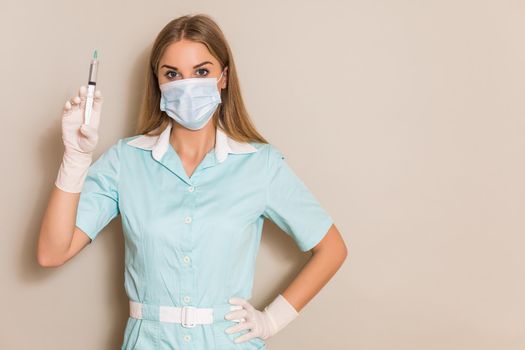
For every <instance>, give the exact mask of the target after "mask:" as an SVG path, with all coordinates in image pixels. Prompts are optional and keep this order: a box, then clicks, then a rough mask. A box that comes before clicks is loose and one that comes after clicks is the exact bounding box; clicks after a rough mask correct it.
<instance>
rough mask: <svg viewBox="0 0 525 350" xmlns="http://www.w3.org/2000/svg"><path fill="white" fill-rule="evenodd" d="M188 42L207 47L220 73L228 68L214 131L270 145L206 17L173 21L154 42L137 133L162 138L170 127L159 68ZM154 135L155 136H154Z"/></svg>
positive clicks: (221, 37)
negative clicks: (169, 52) (172, 49)
mask: <svg viewBox="0 0 525 350" xmlns="http://www.w3.org/2000/svg"><path fill="white" fill-rule="evenodd" d="M182 39H187V40H191V41H195V42H199V43H202V44H204V45H206V47H207V48H208V50H209V51H210V53H211V54H212V55H213V57H215V58H216V59H217V60H218V61H219V63H220V65H221V70H223V69H224V67H228V83H227V86H226V87H225V88H224V89H222V90H221V100H222V102H221V103H220V104H219V106H218V108H217V110H216V111H215V113H214V114H213V117H212V122H213V124H214V126H215V127H221V129H222V130H224V132H225V133H226V134H227V135H228V136H230V137H231V138H233V139H234V140H236V141H240V142H251V141H254V142H261V143H268V141H266V139H265V138H264V137H263V136H262V135H260V134H259V133H258V132H257V130H256V129H255V127H254V125H253V123H252V121H251V120H250V116H249V115H248V112H247V111H246V107H245V106H244V102H243V99H242V95H241V89H240V85H239V80H238V78H237V70H236V69H235V63H234V61H233V56H232V53H231V50H230V47H229V45H228V43H227V42H226V39H225V37H224V34H223V33H222V31H221V29H220V28H219V26H218V25H217V23H215V21H214V20H213V19H212V18H211V17H209V16H208V15H204V14H196V15H185V16H181V17H178V18H176V19H174V20H172V21H170V22H169V23H168V24H167V25H166V26H164V28H163V29H162V30H161V31H160V33H159V34H158V35H157V38H156V39H155V42H154V44H153V47H152V49H151V53H150V56H149V66H148V69H147V71H146V77H145V78H146V79H145V92H144V95H143V100H142V105H141V109H140V114H139V120H138V125H137V128H136V132H137V133H138V134H149V135H159V134H160V133H161V132H162V131H163V130H164V129H165V128H166V127H167V126H168V124H169V122H170V119H169V118H170V117H169V116H168V115H167V114H166V113H165V112H164V111H161V110H160V97H161V94H160V89H159V85H158V77H157V72H158V64H159V61H160V58H161V57H162V55H163V53H164V51H165V49H166V48H167V47H168V46H169V45H170V44H171V43H173V42H177V41H179V40H182ZM152 131H153V132H152Z"/></svg>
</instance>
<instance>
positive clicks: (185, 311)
mask: <svg viewBox="0 0 525 350" xmlns="http://www.w3.org/2000/svg"><path fill="white" fill-rule="evenodd" d="M191 310H195V306H186V305H185V306H183V307H182V309H181V315H180V316H181V324H182V326H183V327H186V328H193V327H195V323H187V321H188V318H189V317H188V311H191ZM191 316H193V314H191ZM192 321H193V320H192Z"/></svg>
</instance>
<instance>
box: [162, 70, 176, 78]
mask: <svg viewBox="0 0 525 350" xmlns="http://www.w3.org/2000/svg"><path fill="white" fill-rule="evenodd" d="M170 73H175V74H177V72H176V71H174V70H169V71H167V72H166V74H164V76H165V77H166V78H168V79H173V78H175V76H172V75H170Z"/></svg>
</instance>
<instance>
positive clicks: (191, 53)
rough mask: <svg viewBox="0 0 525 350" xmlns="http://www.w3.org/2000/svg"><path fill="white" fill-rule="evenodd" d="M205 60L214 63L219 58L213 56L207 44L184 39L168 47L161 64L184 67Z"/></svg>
mask: <svg viewBox="0 0 525 350" xmlns="http://www.w3.org/2000/svg"><path fill="white" fill-rule="evenodd" d="M203 61H210V62H212V63H214V64H215V63H217V60H216V59H215V57H213V56H212V54H211V53H210V51H209V50H208V48H207V47H206V45H204V44H202V43H199V42H195V41H191V40H186V39H182V40H179V41H177V42H174V43H171V44H170V45H168V47H166V50H165V51H164V53H163V54H162V57H161V59H160V64H161V65H162V64H170V65H172V66H177V67H183V66H194V65H196V64H199V63H201V62H203Z"/></svg>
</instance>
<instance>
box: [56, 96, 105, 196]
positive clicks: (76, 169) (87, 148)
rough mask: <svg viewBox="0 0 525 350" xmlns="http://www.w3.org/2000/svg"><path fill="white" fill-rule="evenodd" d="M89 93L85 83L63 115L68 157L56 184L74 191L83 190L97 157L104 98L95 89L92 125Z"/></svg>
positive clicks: (65, 145)
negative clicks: (87, 115) (88, 112)
mask: <svg viewBox="0 0 525 350" xmlns="http://www.w3.org/2000/svg"><path fill="white" fill-rule="evenodd" d="M86 95H87V88H86V87H85V86H81V87H80V89H79V93H78V95H77V96H74V97H73V98H71V100H69V101H67V102H66V103H65V105H64V109H63V114H62V141H63V143H64V156H63V158H62V164H61V165H60V169H59V171H58V175H57V178H56V181H55V185H56V186H57V187H58V188H60V189H61V190H63V191H66V192H71V193H79V192H81V191H82V186H83V185H84V180H85V178H86V175H87V172H88V169H89V166H90V165H91V161H92V159H93V151H94V150H95V147H96V145H97V143H98V126H99V123H100V112H101V109H102V102H103V97H102V94H101V92H100V91H99V90H97V91H95V95H94V98H93V110H92V112H91V120H90V122H89V125H85V124H84V110H85V106H86Z"/></svg>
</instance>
